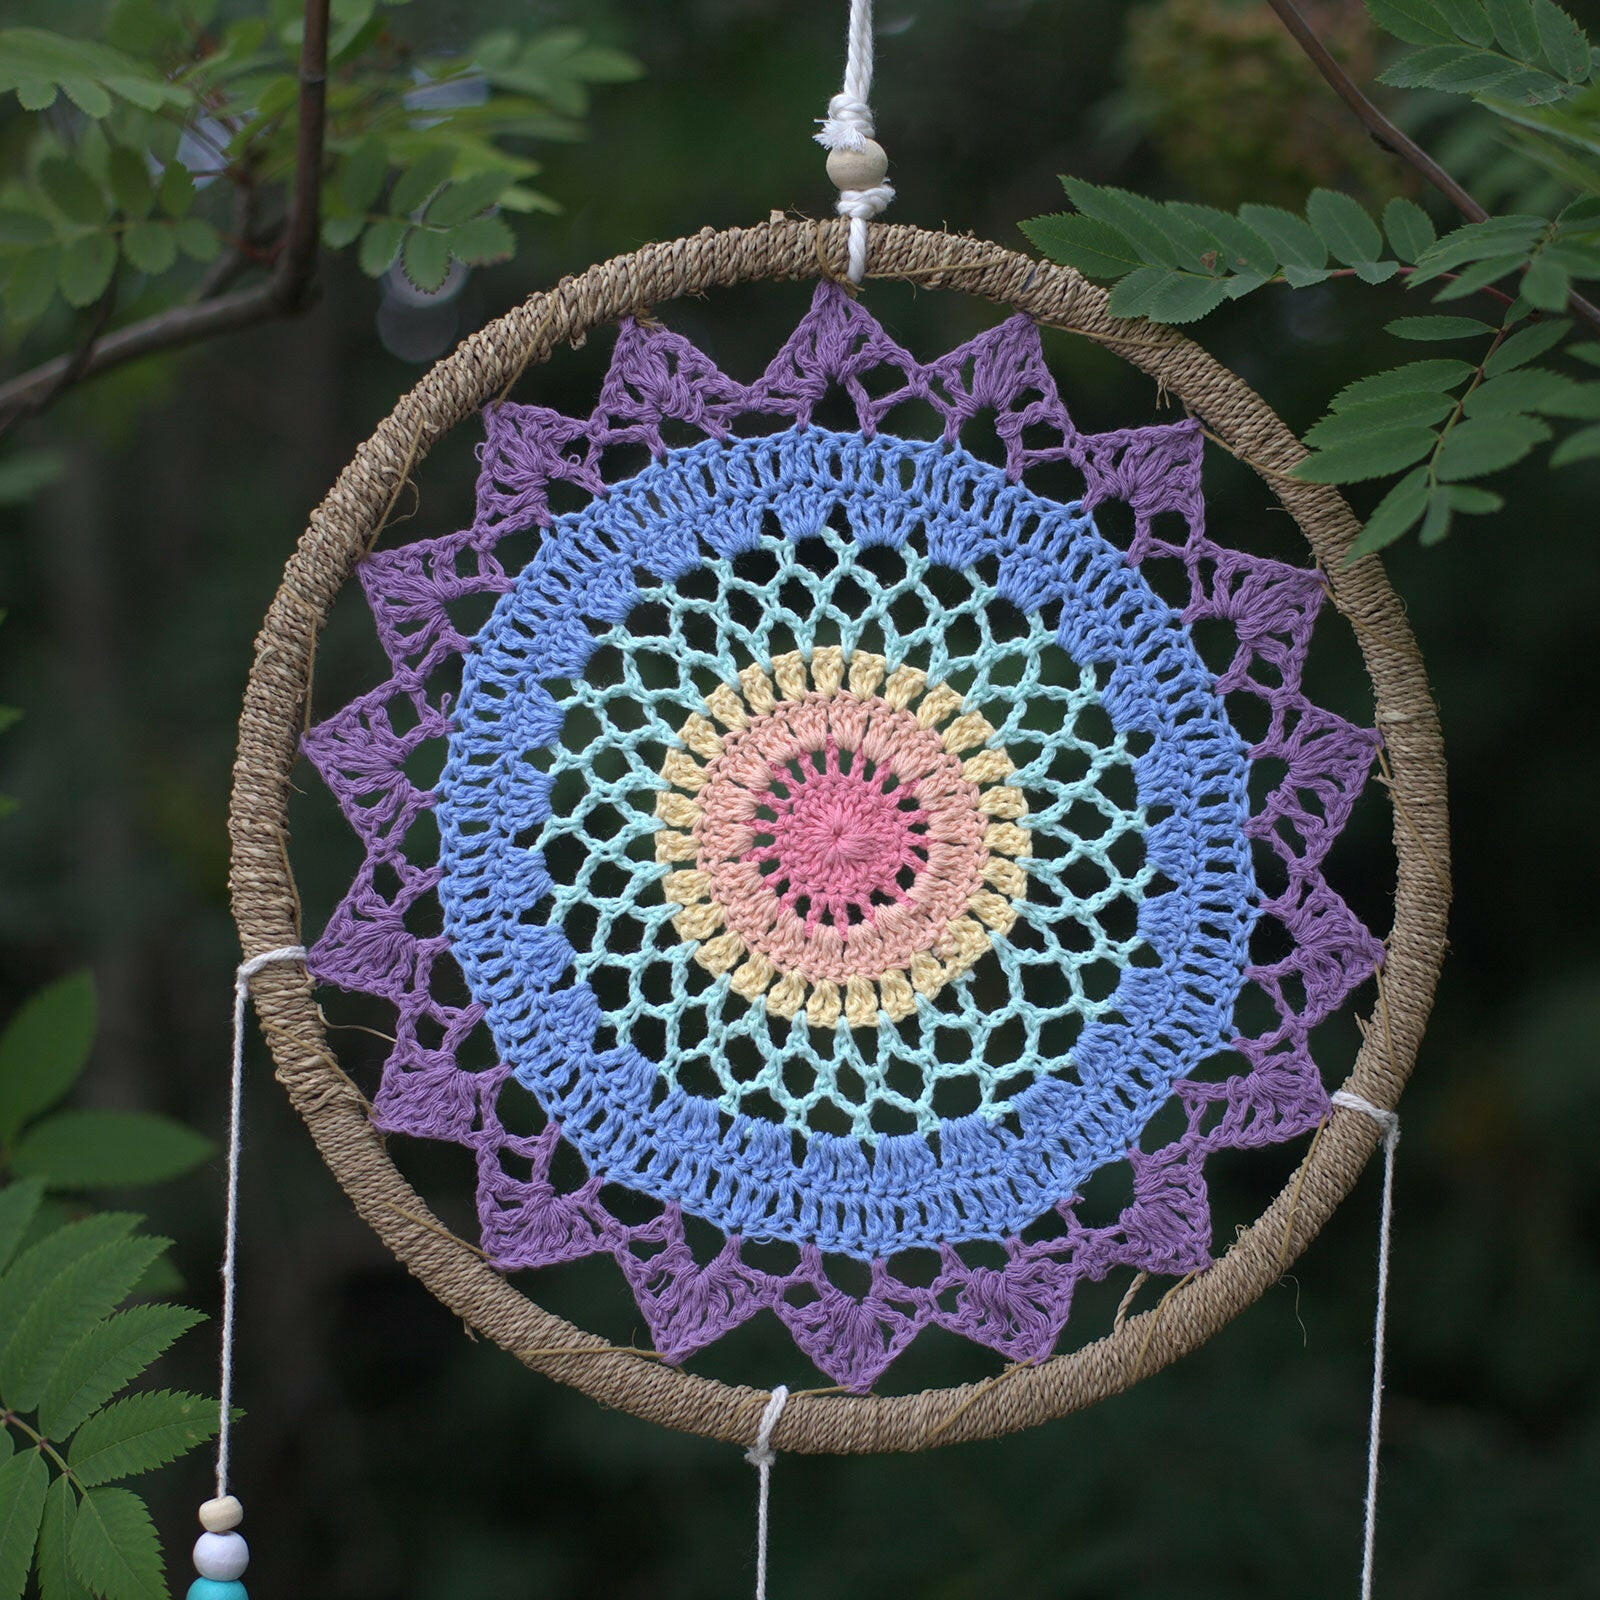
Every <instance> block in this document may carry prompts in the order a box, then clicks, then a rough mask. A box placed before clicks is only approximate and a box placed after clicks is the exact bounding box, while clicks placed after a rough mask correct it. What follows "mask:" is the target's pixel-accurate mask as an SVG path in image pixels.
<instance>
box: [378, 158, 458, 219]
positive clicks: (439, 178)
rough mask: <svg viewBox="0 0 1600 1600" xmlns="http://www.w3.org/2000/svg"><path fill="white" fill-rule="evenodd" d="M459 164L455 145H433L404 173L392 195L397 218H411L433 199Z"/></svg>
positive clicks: (393, 209) (391, 209) (393, 211)
mask: <svg viewBox="0 0 1600 1600" xmlns="http://www.w3.org/2000/svg"><path fill="white" fill-rule="evenodd" d="M455 164H456V152H455V147H454V146H453V145H444V146H437V145H436V146H434V147H433V148H432V149H430V150H428V151H427V152H426V153H425V154H424V155H423V156H422V158H421V159H420V160H418V161H417V162H415V163H414V164H413V165H412V166H410V167H408V168H407V169H406V170H405V172H403V173H402V174H401V176H400V178H399V180H398V181H397V182H396V184H395V186H394V189H393V190H392V191H391V192H390V195H389V210H390V212H391V214H392V215H394V216H395V217H402V218H403V217H409V216H410V215H411V213H412V212H414V211H418V210H420V209H421V208H422V207H423V206H425V205H426V204H427V203H428V201H429V200H430V199H431V198H432V196H433V192H434V190H436V189H438V188H440V187H441V186H442V185H443V184H445V183H447V182H449V179H450V174H451V172H452V171H453V170H454V168H455Z"/></svg>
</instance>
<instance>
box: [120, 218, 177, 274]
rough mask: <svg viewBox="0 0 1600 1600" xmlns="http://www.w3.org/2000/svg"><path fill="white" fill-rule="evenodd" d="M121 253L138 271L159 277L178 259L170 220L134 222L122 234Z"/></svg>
mask: <svg viewBox="0 0 1600 1600" xmlns="http://www.w3.org/2000/svg"><path fill="white" fill-rule="evenodd" d="M122 253H123V255H125V256H126V257H127V258H128V263H129V265H130V266H132V267H134V268H135V269H136V270H137V271H139V272H144V273H148V274H149V275H150V276H151V277H153V278H154V277H159V276H160V275H161V274H162V273H163V272H166V271H168V270H169V269H170V268H171V266H172V264H173V263H174V262H175V261H176V260H177V259H178V240H177V236H176V233H175V231H174V229H173V226H172V224H171V223H170V222H136V223H134V225H133V226H132V227H131V228H129V229H127V230H126V231H125V232H124V233H123V235H122Z"/></svg>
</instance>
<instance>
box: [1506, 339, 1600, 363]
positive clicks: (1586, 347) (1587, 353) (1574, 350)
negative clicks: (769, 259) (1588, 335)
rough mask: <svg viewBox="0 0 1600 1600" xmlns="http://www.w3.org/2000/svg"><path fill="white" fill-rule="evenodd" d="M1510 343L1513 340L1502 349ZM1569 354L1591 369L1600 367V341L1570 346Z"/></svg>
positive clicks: (1586, 341)
mask: <svg viewBox="0 0 1600 1600" xmlns="http://www.w3.org/2000/svg"><path fill="white" fill-rule="evenodd" d="M1510 343H1511V340H1510V339H1507V340H1506V342H1505V344H1503V345H1501V346H1500V348H1501V349H1502V350H1504V349H1505V348H1506V346H1507V345H1509V344H1510ZM1541 354H1542V352H1541ZM1567 354H1568V355H1569V356H1576V357H1577V358H1578V360H1580V361H1587V362H1588V363H1589V365H1590V366H1591V367H1600V341H1597V340H1594V339H1588V340H1585V341H1584V343H1582V344H1574V345H1568V346H1567Z"/></svg>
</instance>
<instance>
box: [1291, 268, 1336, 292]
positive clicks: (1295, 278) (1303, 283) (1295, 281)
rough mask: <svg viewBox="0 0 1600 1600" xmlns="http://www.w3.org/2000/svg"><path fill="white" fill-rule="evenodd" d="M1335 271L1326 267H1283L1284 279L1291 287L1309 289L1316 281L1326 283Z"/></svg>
mask: <svg viewBox="0 0 1600 1600" xmlns="http://www.w3.org/2000/svg"><path fill="white" fill-rule="evenodd" d="M1332 276H1333V273H1332V272H1331V271H1329V270H1328V268H1326V267H1293V266H1286V267H1285V268H1284V269H1283V281H1284V282H1285V283H1286V284H1288V285H1289V287H1290V288H1291V289H1309V288H1310V287H1311V285H1312V284H1314V283H1326V282H1327V280H1328V279H1329V278H1331V277H1332Z"/></svg>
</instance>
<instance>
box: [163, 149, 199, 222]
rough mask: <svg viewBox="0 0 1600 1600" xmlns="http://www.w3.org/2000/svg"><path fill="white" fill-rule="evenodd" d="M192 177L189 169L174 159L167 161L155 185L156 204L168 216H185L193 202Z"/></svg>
mask: <svg viewBox="0 0 1600 1600" xmlns="http://www.w3.org/2000/svg"><path fill="white" fill-rule="evenodd" d="M194 194H195V190H194V179H193V178H192V177H191V176H190V175H189V169H188V168H187V167H184V166H180V165H179V164H178V163H177V162H176V161H169V162H168V163H167V165H166V167H165V168H164V169H163V171H162V173H161V182H160V183H159V184H157V185H156V204H157V205H158V206H160V207H161V209H162V210H163V211H164V212H166V214H167V215H168V216H169V217H186V216H188V214H189V208H190V206H192V205H193V204H194Z"/></svg>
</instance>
